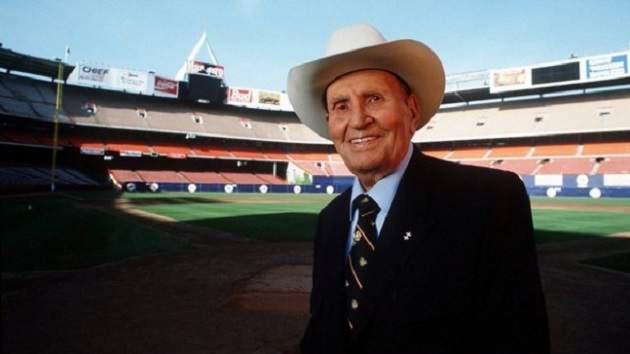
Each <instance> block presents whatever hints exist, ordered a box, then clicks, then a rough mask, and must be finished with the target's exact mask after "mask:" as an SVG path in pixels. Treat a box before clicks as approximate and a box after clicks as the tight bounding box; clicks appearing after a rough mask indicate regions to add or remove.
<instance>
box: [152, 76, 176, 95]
mask: <svg viewBox="0 0 630 354" xmlns="http://www.w3.org/2000/svg"><path fill="white" fill-rule="evenodd" d="M178 90H179V84H178V82H177V81H175V80H171V79H168V78H165V77H162V76H158V75H155V79H154V85H153V94H154V95H156V96H161V97H174V98H176V97H177V96H178V94H179V91H178Z"/></svg>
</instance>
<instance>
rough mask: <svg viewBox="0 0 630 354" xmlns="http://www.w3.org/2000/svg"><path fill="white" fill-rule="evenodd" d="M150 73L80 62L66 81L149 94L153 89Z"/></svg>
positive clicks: (74, 83)
mask: <svg viewBox="0 0 630 354" xmlns="http://www.w3.org/2000/svg"><path fill="white" fill-rule="evenodd" d="M152 75H153V74H150V73H148V72H144V71H135V70H127V69H117V68H107V67H103V66H98V65H89V64H80V65H77V66H76V68H75V69H74V71H73V72H72V74H70V76H69V77H68V83H69V84H73V85H80V86H89V87H96V88H103V89H109V90H117V91H124V92H133V93H141V94H145V95H150V94H151V93H152V91H153V87H152V85H153V80H152Z"/></svg>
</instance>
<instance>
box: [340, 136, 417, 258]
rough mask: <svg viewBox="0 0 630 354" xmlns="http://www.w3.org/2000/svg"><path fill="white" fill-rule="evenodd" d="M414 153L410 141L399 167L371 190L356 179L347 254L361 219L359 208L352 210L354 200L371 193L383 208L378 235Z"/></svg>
mask: <svg viewBox="0 0 630 354" xmlns="http://www.w3.org/2000/svg"><path fill="white" fill-rule="evenodd" d="M412 154H413V146H412V144H411V143H409V148H408V149H407V154H406V155H405V157H404V158H403V159H402V161H400V164H398V167H397V168H396V170H394V172H393V173H392V174H390V175H388V176H387V177H385V178H383V179H381V180H380V181H378V182H376V184H375V185H374V186H372V188H370V190H369V191H367V192H365V190H364V189H363V187H362V186H361V183H360V182H359V179H358V178H355V179H354V182H353V184H352V194H351V195H350V206H349V208H350V210H349V214H350V218H351V220H352V223H351V224H350V231H349V233H348V244H347V247H346V254H349V253H350V248H351V247H352V236H353V235H354V229H355V228H356V226H357V222H358V221H359V210H354V212H353V211H352V201H353V200H354V199H355V198H356V197H358V196H359V195H361V194H367V195H369V196H370V197H371V198H372V199H374V201H375V202H376V204H378V207H379V208H381V211H379V213H378V215H376V234H377V237H378V236H379V235H380V233H381V228H382V227H383V223H384V222H385V218H386V217H387V213H389V207H390V206H391V205H392V201H393V200H394V195H396V191H397V190H398V185H399V184H400V180H401V179H402V176H403V174H404V173H405V171H406V170H407V166H409V160H411V155H412Z"/></svg>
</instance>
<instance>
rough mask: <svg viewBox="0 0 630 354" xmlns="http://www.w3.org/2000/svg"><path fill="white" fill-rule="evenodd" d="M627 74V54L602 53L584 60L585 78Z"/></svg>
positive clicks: (607, 77)
mask: <svg viewBox="0 0 630 354" xmlns="http://www.w3.org/2000/svg"><path fill="white" fill-rule="evenodd" d="M625 75H628V54H618V55H603V56H599V57H593V58H589V59H587V60H586V78H587V79H591V80H597V79H609V78H615V77H621V76H625Z"/></svg>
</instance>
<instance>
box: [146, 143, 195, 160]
mask: <svg viewBox="0 0 630 354" xmlns="http://www.w3.org/2000/svg"><path fill="white" fill-rule="evenodd" d="M152 148H153V151H155V152H156V153H157V154H159V155H162V156H166V157H169V158H172V159H185V158H186V157H187V156H188V155H189V154H191V151H190V148H189V147H188V146H183V145H176V144H166V143H159V144H154V145H153V146H152Z"/></svg>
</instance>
